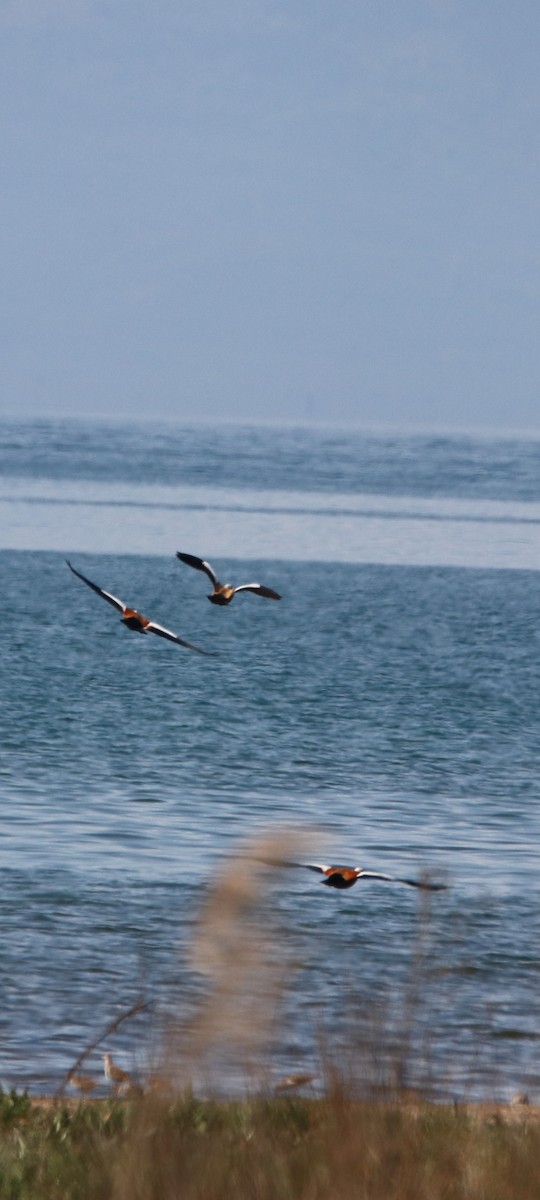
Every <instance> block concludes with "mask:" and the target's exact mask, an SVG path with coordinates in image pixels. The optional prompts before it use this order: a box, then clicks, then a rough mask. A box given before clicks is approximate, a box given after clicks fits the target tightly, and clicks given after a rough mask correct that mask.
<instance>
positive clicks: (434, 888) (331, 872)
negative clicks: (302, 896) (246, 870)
mask: <svg viewBox="0 0 540 1200" xmlns="http://www.w3.org/2000/svg"><path fill="white" fill-rule="evenodd" d="M261 861H262V862H265V863H266V864H267V866H271V867H306V868H307V870H308V871H317V872H318V874H319V875H324V879H321V883H324V884H326V887H332V888H339V889H340V890H343V889H344V888H351V887H354V884H355V883H358V880H359V879H382V880H383V881H384V882H385V883H406V884H407V886H408V887H415V888H422V889H423V890H424V891H427V892H441V891H444V890H445V889H446V884H445V883H431V882H430V881H429V880H427V879H426V880H424V879H404V878H403V877H402V876H400V875H387V874H386V873H384V872H382V871H366V870H365V869H364V867H344V866H329V865H328V864H327V863H297V862H286V861H284V860H281V859H275V858H274V859H268V858H265V859H262V860H261Z"/></svg>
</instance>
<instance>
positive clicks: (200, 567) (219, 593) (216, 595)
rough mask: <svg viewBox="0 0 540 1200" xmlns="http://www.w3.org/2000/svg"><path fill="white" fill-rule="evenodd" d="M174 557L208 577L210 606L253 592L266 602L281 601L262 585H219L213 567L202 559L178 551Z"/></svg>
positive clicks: (276, 594) (225, 602) (277, 595)
mask: <svg viewBox="0 0 540 1200" xmlns="http://www.w3.org/2000/svg"><path fill="white" fill-rule="evenodd" d="M176 557H177V558H179V559H180V562H183V563H186V564H187V566H188V567H194V568H195V570H196V571H203V572H204V574H205V575H208V578H209V580H210V581H211V584H212V587H213V589H214V590H213V592H211V593H210V595H209V597H208V599H209V601H210V603H211V604H219V605H222V606H223V605H224V604H230V603H231V600H232V598H233V596H235V595H236V593H237V592H255V593H256V595H257V596H264V597H265V598H266V599H267V600H281V596H280V595H279V594H278V592H274V591H272V588H269V587H265V585H264V584H263V583H241V584H240V585H239V586H238V587H233V586H232V584H231V583H220V582H219V579H218V578H217V575H216V573H215V571H214V569H213V567H211V566H210V563H207V562H205V560H204V558H196V557H195V555H194V554H182V552H181V551H180V550H177V551H176Z"/></svg>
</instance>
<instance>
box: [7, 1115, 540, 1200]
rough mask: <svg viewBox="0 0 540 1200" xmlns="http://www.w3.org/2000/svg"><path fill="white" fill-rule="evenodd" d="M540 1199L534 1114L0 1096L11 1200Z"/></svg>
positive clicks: (539, 1135)
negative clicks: (339, 1197)
mask: <svg viewBox="0 0 540 1200" xmlns="http://www.w3.org/2000/svg"><path fill="white" fill-rule="evenodd" d="M336 1195H337V1196H351V1197H359V1198H361V1200H537V1198H538V1196H540V1122H538V1120H536V1113H535V1112H533V1111H531V1110H528V1109H524V1110H523V1111H522V1112H520V1113H516V1112H515V1110H511V1109H504V1108H500V1109H495V1108H493V1109H489V1108H485V1107H483V1108H481V1109H479V1108H476V1109H474V1108H473V1107H472V1106H471V1107H454V1106H444V1105H433V1104H428V1103H423V1102H415V1103H414V1104H411V1103H399V1102H394V1103H391V1104H388V1103H384V1104H383V1103H377V1102H373V1103H362V1102H358V1101H354V1100H350V1099H348V1098H347V1097H346V1096H345V1095H344V1094H340V1092H339V1091H336V1092H335V1094H333V1095H331V1096H328V1097H326V1098H321V1099H303V1098H294V1097H289V1098H284V1097H280V1098H259V1099H252V1100H245V1101H238V1102H223V1101H221V1102H216V1101H201V1100H197V1099H195V1098H194V1097H192V1096H188V1097H184V1098H182V1099H180V1098H176V1099H172V1098H168V1099H164V1098H155V1097H143V1098H139V1099H137V1100H132V1101H125V1100H118V1099H113V1100H97V1101H88V1100H86V1101H84V1102H81V1103H71V1102H68V1101H65V1100H60V1101H58V1102H49V1103H44V1102H39V1101H32V1100H31V1099H29V1098H28V1097H27V1096H25V1095H23V1096H21V1095H19V1094H17V1093H14V1092H12V1093H10V1094H2V1095H1V1096H0V1196H1V1197H2V1200H19V1198H20V1200H231V1197H234V1198H235V1200H244V1198H245V1200H327V1198H328V1200H330V1197H335V1196H336Z"/></svg>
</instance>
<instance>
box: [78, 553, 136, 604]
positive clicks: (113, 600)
mask: <svg viewBox="0 0 540 1200" xmlns="http://www.w3.org/2000/svg"><path fill="white" fill-rule="evenodd" d="M66 562H67V565H68V567H69V569H70V571H73V574H74V575H77V576H78V578H79V579H82V581H83V583H86V585H87V587H89V588H92V591H93V592H97V594H98V596H103V599H104V600H108V602H109V604H112V605H113V607H114V608H117V609H118V612H121V613H124V612H125V611H126V608H127V605H126V604H124V602H123V600H119V599H118V597H117V596H113V595H112V594H111V592H105V591H104V590H103V588H100V587H98V585H97V583H92V580H91V579H87V578H86V575H82V574H81V572H80V571H76V570H75V567H72V565H71V563H70V561H69V559H68V558H66Z"/></svg>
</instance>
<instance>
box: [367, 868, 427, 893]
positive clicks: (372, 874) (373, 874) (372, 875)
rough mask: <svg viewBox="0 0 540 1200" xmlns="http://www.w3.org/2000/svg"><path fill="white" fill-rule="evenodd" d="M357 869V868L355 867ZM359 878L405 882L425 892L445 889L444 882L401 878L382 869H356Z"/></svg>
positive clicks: (408, 885)
mask: <svg viewBox="0 0 540 1200" xmlns="http://www.w3.org/2000/svg"><path fill="white" fill-rule="evenodd" d="M355 869H358V868H355ZM358 878H359V879H383V880H385V881H386V882H387V883H406V884H407V887H415V888H422V889H423V890H424V891H426V892H442V891H445V890H446V884H445V883H430V882H429V880H427V879H425V880H424V879H403V877H402V876H400V875H386V874H384V872H382V871H365V870H364V869H363V867H362V868H360V869H359V871H358Z"/></svg>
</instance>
